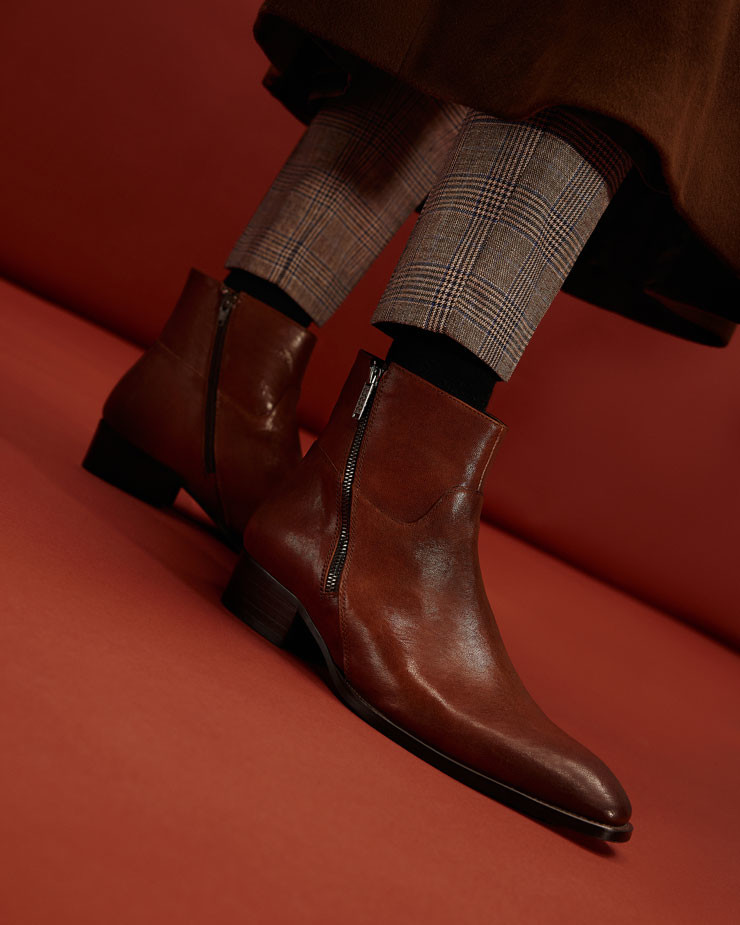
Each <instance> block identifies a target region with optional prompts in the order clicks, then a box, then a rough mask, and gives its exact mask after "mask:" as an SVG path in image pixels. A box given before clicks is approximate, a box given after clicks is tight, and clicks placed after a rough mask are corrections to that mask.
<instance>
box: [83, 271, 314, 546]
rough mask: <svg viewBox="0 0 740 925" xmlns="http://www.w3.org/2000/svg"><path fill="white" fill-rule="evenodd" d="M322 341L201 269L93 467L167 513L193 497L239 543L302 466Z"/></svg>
mask: <svg viewBox="0 0 740 925" xmlns="http://www.w3.org/2000/svg"><path fill="white" fill-rule="evenodd" d="M315 341H316V338H315V337H314V335H313V334H311V333H309V332H308V331H307V330H306V329H305V328H303V327H301V325H299V324H296V322H294V321H292V320H291V319H289V318H287V317H285V316H284V315H282V314H280V312H277V311H275V310H274V309H272V308H270V307H269V306H267V305H263V304H262V303H261V302H258V301H257V300H256V299H253V298H251V297H250V296H248V295H246V294H245V293H239V292H235V291H234V290H232V289H229V288H227V287H226V286H224V285H223V283H221V282H220V281H219V280H216V279H213V278H211V277H210V276H206V275H205V274H204V273H200V272H199V271H198V270H191V272H190V276H189V277H188V281H187V283H186V285H185V288H184V290H183V292H182V295H181V296H180V299H179V300H178V302H177V305H176V306H175V309H174V311H173V312H172V314H171V315H170V317H169V320H168V321H167V323H166V325H165V327H164V330H163V331H162V334H161V335H160V337H159V338H158V339H157V341H155V343H154V344H153V345H152V346H151V347H150V348H149V349H148V350H147V351H146V353H144V355H143V356H142V357H141V359H140V360H138V362H137V363H135V364H134V366H132V368H131V369H130V370H129V371H128V372H127V373H126V374H125V375H124V376H123V378H122V379H121V380H120V382H119V383H118V385H116V387H115V388H114V389H113V391H112V392H111V394H110V396H109V398H108V400H107V401H106V403H105V407H104V408H103V419H102V421H101V422H100V424H99V426H98V430H97V432H96V434H95V437H94V438H93V441H92V444H91V445H90V449H89V450H88V453H87V455H86V457H85V459H84V462H83V465H84V466H85V468H86V469H89V470H90V472H93V473H95V475H98V476H100V478H103V479H105V480H106V481H108V482H111V483H112V484H113V485H116V486H117V487H119V488H122V489H123V490H124V491H128V492H129V493H131V494H132V495H135V496H136V497H138V498H141V499H142V500H143V501H147V502H148V503H150V504H154V505H157V506H164V505H168V504H171V503H172V502H173V501H174V500H175V497H176V495H177V493H178V491H179V490H180V488H184V489H185V490H186V491H187V492H188V493H189V494H190V495H192V496H193V498H195V500H196V501H198V503H199V504H200V505H201V506H202V507H203V508H204V510H205V511H206V512H207V513H208V514H209V515H210V516H211V517H212V518H213V520H214V521H215V523H216V524H217V525H218V526H219V527H220V528H221V529H222V530H223V531H224V532H225V533H226V535H227V537H228V538H229V539H231V540H232V542H234V543H236V544H240V542H241V534H242V532H243V530H244V525H245V524H246V522H247V520H248V519H249V517H250V515H251V513H252V511H253V510H254V509H255V507H256V506H257V505H258V504H259V502H260V501H262V499H263V498H264V497H265V496H266V495H267V494H268V492H269V491H270V490H271V489H272V488H273V487H274V486H275V485H276V483H277V482H279V481H280V480H281V479H282V478H283V477H284V476H285V475H286V474H287V473H288V472H290V471H291V470H292V469H294V468H295V467H296V466H297V465H298V462H299V461H300V458H301V451H300V445H299V441H298V423H297V419H296V403H297V401H298V394H299V391H300V386H301V381H302V379H303V374H304V372H305V369H306V365H307V364H308V359H309V357H310V355H311V351H312V349H313V346H314V343H315Z"/></svg>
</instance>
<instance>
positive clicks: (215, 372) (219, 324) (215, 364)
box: [203, 287, 238, 472]
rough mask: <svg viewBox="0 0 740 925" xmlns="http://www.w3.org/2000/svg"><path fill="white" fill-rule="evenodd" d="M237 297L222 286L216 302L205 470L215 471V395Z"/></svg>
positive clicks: (208, 399)
mask: <svg viewBox="0 0 740 925" xmlns="http://www.w3.org/2000/svg"><path fill="white" fill-rule="evenodd" d="M237 298H238V293H237V292H234V291H233V290H231V289H227V288H226V287H223V288H222V289H221V301H220V302H219V303H218V313H217V316H216V337H215V339H214V341H213V350H212V351H211V363H210V367H209V369H208V386H207V389H206V409H205V441H204V444H203V457H204V462H205V467H206V472H215V471H216V449H215V439H216V397H217V393H218V380H219V375H220V372H221V359H222V357H223V352H224V340H225V339H226V328H227V326H228V323H229V318H230V317H231V311H232V309H233V307H234V305H235V303H236V299H237Z"/></svg>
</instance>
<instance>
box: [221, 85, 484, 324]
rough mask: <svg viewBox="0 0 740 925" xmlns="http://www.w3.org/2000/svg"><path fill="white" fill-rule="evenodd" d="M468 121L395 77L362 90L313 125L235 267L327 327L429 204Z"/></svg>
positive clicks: (247, 235) (247, 233)
mask: <svg viewBox="0 0 740 925" xmlns="http://www.w3.org/2000/svg"><path fill="white" fill-rule="evenodd" d="M467 112H468V109H467V108H466V107H464V106H460V105H458V104H456V103H446V102H441V101H438V100H435V99H432V98H431V97H429V96H426V95H425V94H423V93H420V92H419V91H417V90H414V89H412V88H411V87H408V86H407V85H405V84H403V83H400V82H399V81H397V80H394V79H392V78H390V77H388V76H386V75H382V74H375V75H373V76H372V78H370V79H365V80H363V81H361V82H360V83H359V84H358V85H357V86H355V87H353V88H352V90H351V91H350V92H349V93H348V94H347V96H346V97H343V98H341V99H338V100H336V101H334V102H332V103H329V104H327V105H326V106H325V107H324V108H323V109H322V110H321V111H320V112H319V113H318V114H317V116H316V117H315V118H314V120H313V121H312V122H311V124H310V126H309V127H308V129H307V130H306V132H305V133H304V135H303V137H302V138H301V140H300V142H299V143H298V145H297V147H296V148H295V150H294V151H293V153H292V154H291V155H290V157H289V158H288V160H287V161H286V163H285V165H284V166H283V167H282V169H281V170H280V172H279V174H278V175H277V177H276V178H275V180H274V182H273V184H272V186H271V187H270V189H269V191H268V193H267V195H266V196H265V198H264V199H263V201H262V203H261V205H260V206H259V208H258V209H257V212H256V213H255V215H254V217H253V218H252V220H251V221H250V222H249V224H248V225H247V227H246V228H245V230H244V232H243V233H242V235H241V237H240V238H239V240H238V242H237V243H236V245H235V246H234V249H233V250H232V252H231V254H230V255H229V257H228V259H227V261H226V266H227V267H228V268H229V269H232V270H233V269H241V270H245V271H247V272H248V273H251V274H254V275H255V276H258V277H260V278H261V279H263V280H265V281H267V282H268V283H272V284H275V285H276V286H278V287H279V288H280V289H281V290H282V291H283V292H284V293H285V294H286V295H287V296H289V297H290V298H291V299H293V300H294V301H295V302H296V303H298V305H299V306H300V307H301V308H302V309H303V310H304V311H306V312H307V313H308V314H309V315H310V316H311V317H312V318H313V320H314V321H316V322H317V323H319V324H322V323H323V322H324V321H326V320H328V318H329V317H330V316H331V314H332V313H333V312H334V310H335V309H336V308H338V306H339V305H340V304H341V303H342V302H343V301H344V299H345V298H346V297H347V295H348V293H349V292H350V290H351V289H352V288H353V287H354V286H355V284H356V283H357V282H358V280H359V279H360V277H361V276H362V275H363V274H364V273H365V272H366V270H367V269H368V268H369V267H370V265H371V263H372V262H373V261H374V260H375V259H376V257H377V256H378V255H379V254H380V252H381V251H382V250H383V248H384V247H385V246H386V244H387V243H388V242H389V241H390V239H391V238H392V237H393V235H394V234H395V233H396V232H397V231H398V229H399V228H400V227H401V225H402V224H403V222H404V221H405V220H406V219H407V218H408V216H409V215H410V214H411V213H412V212H413V211H414V209H415V208H416V207H417V206H418V204H419V203H420V202H421V201H422V200H423V199H424V197H425V196H426V195H427V193H428V192H429V190H430V188H431V187H432V185H433V183H434V182H435V180H436V179H437V176H438V175H439V173H440V171H441V169H442V167H443V165H444V163H445V161H446V158H447V155H448V153H449V150H450V147H451V146H452V143H453V142H454V140H455V138H456V136H457V133H458V131H459V129H460V126H461V125H462V122H463V119H464V117H465V115H466V114H467Z"/></svg>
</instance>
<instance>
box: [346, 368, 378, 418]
mask: <svg viewBox="0 0 740 925" xmlns="http://www.w3.org/2000/svg"><path fill="white" fill-rule="evenodd" d="M384 372H385V367H384V366H383V365H381V364H380V363H379V362H378V361H377V360H372V361H371V363H370V375H369V376H368V379H367V382H366V383H365V385H363V387H362V391H361V392H360V397H359V398H358V399H357V404H356V405H355V410H354V411H353V412H352V417H353V418H354V419H355V420H358V421H359V420H360V418H361V417H362V416H363V414H364V413H365V411H366V410H367V406H368V405H369V404H370V399H371V398H372V397H373V392H374V391H375V389H376V388H377V387H378V382H379V381H380V377H381V376H382V375H383V373H384Z"/></svg>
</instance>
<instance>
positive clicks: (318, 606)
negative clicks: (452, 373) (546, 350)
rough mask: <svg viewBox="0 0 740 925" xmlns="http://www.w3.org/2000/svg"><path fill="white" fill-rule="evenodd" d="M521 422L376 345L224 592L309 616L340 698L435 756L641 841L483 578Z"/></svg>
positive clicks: (561, 813)
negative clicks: (564, 722)
mask: <svg viewBox="0 0 740 925" xmlns="http://www.w3.org/2000/svg"><path fill="white" fill-rule="evenodd" d="M504 430H505V427H504V425H503V424H501V423H500V422H499V421H497V420H495V419H494V418H491V417H489V416H488V415H486V414H483V413H481V412H478V411H476V410H474V409H473V408H471V407H470V406H468V405H465V404H463V403H462V402H460V401H458V400H457V399H455V398H453V397H452V396H451V395H448V394H447V393H445V392H442V391H440V390H439V389H437V388H435V387H434V386H432V385H430V384H429V383H428V382H426V381H425V380H423V379H420V378H419V377H417V376H415V375H413V374H412V373H410V372H408V371H407V370H405V369H403V368H402V367H399V366H397V365H395V364H391V365H390V366H389V367H388V368H387V369H386V368H385V367H384V365H383V364H382V363H381V362H380V361H379V360H376V359H375V358H373V357H370V356H369V355H368V354H366V353H361V354H360V355H359V357H358V359H357V361H356V363H355V365H354V367H353V369H352V372H351V374H350V376H349V379H348V380H347V383H346V385H345V387H344V389H343V391H342V394H341V396H340V398H339V401H338V402H337V405H336V407H335V408H334V411H333V413H332V416H331V419H330V421H329V423H328V425H327V427H326V429H325V430H324V432H323V434H322V435H321V437H319V439H318V440H317V441H316V443H315V444H314V445H313V447H312V448H311V450H310V451H309V453H308V454H307V455H306V457H305V458H304V459H303V462H302V463H301V465H300V466H299V467H298V468H297V469H296V470H294V471H293V473H292V474H291V475H290V476H289V477H288V478H287V479H286V481H285V482H284V483H283V484H282V485H281V487H280V489H279V491H277V492H276V493H275V494H274V495H273V496H271V497H270V498H269V499H268V500H267V501H266V502H265V503H264V504H263V505H262V506H261V507H260V508H259V509H258V510H257V512H256V513H255V515H254V516H253V518H252V519H251V520H250V522H249V524H248V525H247V529H246V532H245V535H244V547H245V548H244V552H243V554H242V557H241V559H240V561H239V564H238V565H237V568H236V570H235V572H234V575H233V577H232V579H231V582H230V584H229V586H228V588H227V589H226V592H225V593H224V603H225V604H226V606H227V607H229V609H230V610H232V611H233V612H234V613H235V614H237V615H238V616H239V617H241V618H242V619H243V620H245V621H246V622H247V623H248V624H249V625H250V626H252V627H253V628H254V629H256V630H257V631H258V632H259V633H261V634H262V635H263V636H265V637H266V638H267V639H269V640H270V641H272V642H274V643H276V644H278V645H284V644H286V642H287V641H288V639H289V633H290V635H291V636H292V635H293V634H292V633H291V632H290V631H291V630H292V629H295V628H296V627H295V624H296V623H297V622H302V623H303V624H305V626H306V627H307V628H308V630H309V631H310V634H311V636H312V637H313V639H314V640H315V642H316V643H317V644H318V647H319V649H320V651H321V654H322V656H323V658H324V660H325V661H326V665H327V668H328V673H329V676H330V678H331V683H332V685H333V688H334V690H335V692H336V694H337V695H338V696H339V698H340V699H341V700H342V701H343V702H344V703H345V704H346V705H347V706H349V707H350V709H352V710H354V712H355V713H357V714H358V715H359V716H361V717H362V718H363V719H364V720H366V721H367V722H368V723H370V724H371V725H373V726H375V727H376V728H377V729H379V730H380V731H381V732H383V733H384V734H385V735H387V736H389V737H390V738H392V739H394V740H395V741H396V742H398V743H400V744H401V745H403V746H404V747H405V748H407V749H409V750H410V751H412V752H414V753H415V754H417V755H418V756H419V757H421V758H423V759H424V760H425V761H428V762H430V763H431V764H433V765H435V766H436V767H438V768H440V769H441V770H443V771H444V772H446V773H447V774H450V775H452V776H453V777H456V778H457V779H458V780H461V781H463V782H464V783H465V784H468V785H469V786H471V787H474V788H476V789H477V790H480V791H481V792H483V793H485V794H488V795H490V796H492V797H495V798H496V799H497V800H500V801H501V802H503V803H506V804H508V805H510V806H512V807H514V808H516V809H518V810H520V811H523V812H525V813H528V814H530V815H531V816H534V817H536V818H538V819H541V820H543V821H545V822H548V823H550V824H554V825H563V826H568V827H570V828H573V829H576V830H579V831H581V832H584V833H587V834H590V835H594V836H596V837H598V838H602V839H607V840H611V841H626V840H627V839H628V838H629V836H630V833H631V831H632V826H631V825H630V824H629V822H628V819H629V816H630V804H629V800H628V799H627V796H626V794H625V793H624V791H623V789H622V787H621V786H620V784H619V782H618V781H617V779H616V778H615V776H614V775H613V774H612V773H611V771H610V770H609V769H608V768H607V767H606V766H605V765H604V764H603V763H602V762H601V761H600V760H599V759H598V758H597V757H596V756H595V755H593V754H592V753H591V752H589V751H588V750H587V749H585V748H584V747H583V746H582V745H580V744H579V743H578V742H576V741H575V740H574V739H572V738H571V737H570V736H568V735H567V734H566V733H565V732H563V731H562V730H561V729H559V728H558V727H557V726H556V725H555V724H554V723H552V722H551V721H550V720H549V719H548V718H547V716H545V714H544V713H543V712H542V711H541V710H540V708H539V707H538V706H537V704H536V703H535V702H534V701H533V700H532V697H531V696H530V695H529V693H528V692H527V690H526V689H525V687H524V685H523V684H522V682H521V680H520V679H519V677H518V675H517V674H516V671H515V670H514V667H513V665H512V664H511V661H510V660H509V657H508V655H507V653H506V650H505V649H504V644H503V642H502V640H501V637H500V635H499V631H498V629H497V627H496V623H495V621H494V617H493V614H492V612H491V608H490V606H489V604H488V600H487V598H486V594H485V590H484V588H483V582H482V579H481V573H480V566H479V562H478V548H477V541H478V526H479V517H480V511H481V505H482V501H483V495H482V493H481V492H482V486H483V481H484V478H485V475H486V471H487V469H488V466H489V463H490V462H491V459H492V458H493V455H494V453H495V451H496V448H497V446H498V444H499V441H500V439H501V437H502V435H503V433H504Z"/></svg>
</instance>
